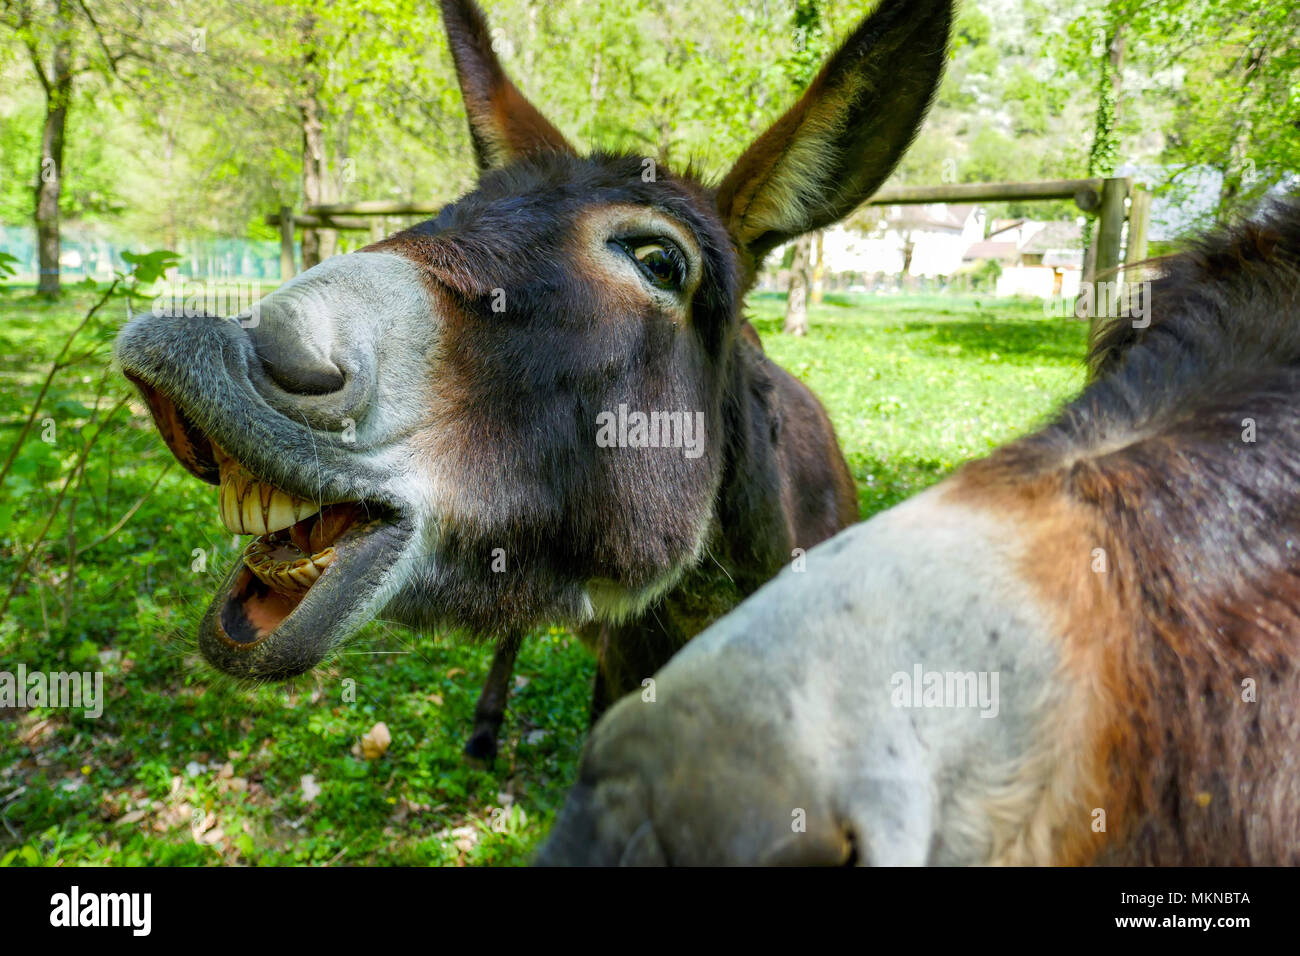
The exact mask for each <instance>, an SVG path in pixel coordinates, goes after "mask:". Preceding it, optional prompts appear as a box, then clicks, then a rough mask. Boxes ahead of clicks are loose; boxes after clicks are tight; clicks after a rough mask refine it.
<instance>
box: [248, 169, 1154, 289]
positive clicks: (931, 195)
mask: <svg viewBox="0 0 1300 956" xmlns="http://www.w3.org/2000/svg"><path fill="white" fill-rule="evenodd" d="M1057 199H1069V200H1073V202H1074V204H1075V205H1076V206H1077V207H1078V208H1079V209H1080V210H1081V211H1083V212H1085V213H1088V214H1089V215H1092V216H1095V217H1096V219H1097V225H1096V228H1095V230H1094V233H1093V239H1092V243H1091V245H1090V246H1089V248H1088V249H1087V250H1086V252H1085V254H1084V266H1083V281H1084V282H1095V281H1096V279H1097V277H1098V276H1105V275H1109V274H1112V273H1114V272H1116V271H1117V270H1119V268H1120V264H1121V262H1122V263H1124V265H1125V266H1127V267H1131V266H1133V265H1134V264H1135V263H1137V262H1140V261H1141V260H1142V259H1144V258H1145V257H1146V246H1147V230H1148V227H1149V224H1150V216H1151V195H1150V193H1148V192H1146V191H1145V190H1142V189H1135V188H1134V186H1133V181H1132V180H1131V179H1122V178H1114V177H1112V178H1109V179H1103V178H1100V177H1095V178H1091V179H1050V180H1043V181H1040V182H1032V183H951V184H946V185H940V186H897V187H894V188H891V189H882V190H880V191H879V192H877V193H876V194H875V195H874V196H872V197H871V198H870V199H868V200H867V202H866V203H865V205H868V206H906V205H923V204H928V203H974V202H1041V201H1047V200H1057ZM441 209H442V204H440V203H429V202H389V201H384V200H370V201H362V202H350V203H329V204H323V205H314V206H308V207H307V208H306V209H305V210H303V211H302V212H301V213H295V212H294V211H293V209H292V208H290V207H288V206H282V207H281V208H280V211H279V212H278V213H272V214H271V215H269V216H267V217H266V222H267V224H268V225H272V226H278V227H279V229H280V261H281V274H282V275H284V276H285V277H286V278H287V277H289V276H292V275H293V274H294V262H293V243H294V230H295V229H296V228H303V229H340V230H360V231H366V230H369V231H370V234H371V235H372V236H373V237H374V238H376V239H378V238H381V237H382V235H383V227H384V223H383V217H386V216H432V215H435V214H437V213H438V212H439V210H441ZM1126 222H1127V223H1128V243H1127V249H1125V242H1124V237H1125V231H1124V225H1125V223H1126ZM286 270H287V271H286Z"/></svg>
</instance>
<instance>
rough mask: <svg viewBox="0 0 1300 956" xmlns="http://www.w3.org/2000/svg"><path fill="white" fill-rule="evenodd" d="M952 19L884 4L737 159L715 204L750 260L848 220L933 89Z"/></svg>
mask: <svg viewBox="0 0 1300 956" xmlns="http://www.w3.org/2000/svg"><path fill="white" fill-rule="evenodd" d="M952 15H953V4H952V0H883V2H882V3H881V4H880V5H879V6H878V7H877V8H876V10H875V12H874V13H872V14H871V15H870V16H869V17H867V18H866V19H865V20H864V21H863V22H862V23H861V24H859V25H858V28H857V29H856V30H854V31H853V33H852V35H850V36H849V38H848V40H846V41H845V43H844V45H843V46H842V47H840V49H839V52H837V53H836V54H835V55H834V56H833V57H831V59H830V60H829V61H828V62H827V64H826V65H825V66H824V67H823V68H822V71H821V72H820V73H819V74H817V78H816V79H814V80H813V82H812V84H811V85H810V86H809V87H808V90H807V92H805V93H804V95H803V97H802V98H801V99H800V100H799V102H798V103H796V104H795V105H794V106H792V107H791V108H790V110H789V111H788V112H787V113H786V114H785V115H784V116H782V117H781V118H780V119H779V120H777V121H776V122H775V123H774V124H773V125H772V127H771V128H770V129H769V130H768V131H767V132H766V133H764V134H763V135H762V136H760V137H759V138H758V139H757V140H756V141H755V142H754V144H753V145H752V146H750V147H749V149H747V150H746V151H745V153H744V155H742V156H741V157H740V159H739V160H737V161H736V165H735V166H733V167H732V168H731V172H729V173H727V175H726V177H725V178H724V179H723V181H722V184H721V185H720V186H719V187H718V207H719V209H720V210H721V212H722V217H723V221H724V222H726V223H727V225H728V228H729V229H730V230H731V233H732V235H734V236H735V237H736V238H737V239H738V240H739V241H740V243H741V244H742V245H743V246H744V247H745V248H746V249H748V250H749V252H750V253H751V254H752V255H753V257H754V261H755V262H757V261H758V260H760V259H762V257H763V256H764V255H766V254H767V253H768V252H770V251H771V250H772V249H773V248H775V247H776V246H778V245H780V244H781V243H783V242H785V241H786V240H788V239H792V238H793V237H795V236H798V235H801V234H802V233H805V232H808V231H810V230H813V229H821V228H822V227H824V226H828V225H830V224H831V223H833V222H836V221H837V220H839V219H842V218H843V217H844V216H847V215H848V214H849V213H850V212H852V211H853V210H854V209H855V208H856V207H857V206H858V205H859V204H861V203H862V202H864V201H865V200H867V199H868V198H870V196H871V194H872V193H873V192H875V191H876V189H877V188H879V186H880V184H881V183H883V182H884V181H885V179H886V178H887V177H888V176H889V174H890V172H892V171H893V168H894V166H895V165H896V164H897V163H898V160H899V159H900V158H901V157H902V155H903V153H904V151H906V149H907V147H908V145H909V144H910V143H911V142H912V138H913V137H914V136H915V135H916V131H917V130H918V129H919V128H920V126H921V120H922V119H924V118H925V111H926V110H927V109H928V108H929V106H930V101H931V100H932V99H933V98H934V93H935V90H937V89H938V87H939V79H940V77H941V76H942V75H943V67H944V63H945V62H946V60H947V57H948V31H949V27H950V26H951V23H952Z"/></svg>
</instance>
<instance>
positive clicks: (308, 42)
mask: <svg viewBox="0 0 1300 956" xmlns="http://www.w3.org/2000/svg"><path fill="white" fill-rule="evenodd" d="M315 30H316V18H315V17H314V16H311V15H308V16H306V17H304V18H303V21H302V26H301V27H300V34H301V38H302V45H303V57H302V65H303V93H302V100H301V101H300V102H299V104H298V113H299V117H300V120H301V123H302V199H303V205H304V206H307V207H311V206H315V205H319V204H320V203H323V202H325V184H326V169H327V164H326V161H325V124H324V120H323V119H322V115H321V114H322V110H321V102H320V91H321V76H320V70H319V63H318V62H317V61H318V54H317V50H316V37H315ZM332 239H333V235H332V233H331V232H330V231H328V230H323V229H313V228H310V227H307V228H304V229H303V231H302V267H303V269H304V270H306V269H310V268H311V267H312V266H314V265H316V264H318V263H319V262H320V261H321V260H323V259H328V258H329V257H330V256H331V255H332V254H333V252H334V249H333V246H334V243H333V241H332Z"/></svg>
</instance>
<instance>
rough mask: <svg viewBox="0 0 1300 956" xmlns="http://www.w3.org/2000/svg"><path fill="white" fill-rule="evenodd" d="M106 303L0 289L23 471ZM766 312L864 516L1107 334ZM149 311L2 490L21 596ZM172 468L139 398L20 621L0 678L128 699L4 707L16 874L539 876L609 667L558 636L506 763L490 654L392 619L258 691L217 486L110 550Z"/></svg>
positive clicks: (146, 512)
mask: <svg viewBox="0 0 1300 956" xmlns="http://www.w3.org/2000/svg"><path fill="white" fill-rule="evenodd" d="M850 299H852V301H850ZM93 300H94V293H93V292H91V291H90V290H88V289H81V290H77V291H76V292H75V293H73V294H71V295H69V296H68V297H66V298H65V299H64V300H63V301H61V302H60V303H58V304H57V305H52V306H51V305H45V304H39V303H37V302H36V301H35V300H34V299H32V298H31V297H30V295H29V294H28V293H27V292H26V291H25V290H14V289H9V290H6V291H3V292H0V395H3V405H2V406H0V418H2V420H0V456H3V455H6V454H7V453H8V450H9V448H10V447H11V446H12V444H13V442H14V439H15V438H16V436H17V430H18V429H17V425H18V424H19V423H21V421H22V420H23V419H24V418H25V415H26V410H27V409H28V408H29V407H30V403H31V402H32V400H33V398H34V396H35V394H36V391H37V389H38V388H39V387H40V382H41V381H42V380H43V378H44V374H45V371H46V369H47V368H48V367H49V363H50V360H51V358H52V357H53V355H54V354H55V353H56V352H57V350H58V348H59V346H60V344H61V342H62V337H63V335H65V334H66V332H67V331H68V330H69V329H70V328H72V327H73V326H74V325H75V324H76V322H77V321H78V320H79V317H80V315H81V314H83V313H84V311H85V309H86V308H87V307H88V305H89V304H90V303H91V302H92V301H93ZM751 306H752V313H753V315H754V317H755V324H756V326H757V328H758V329H759V331H760V333H761V334H762V336H763V339H764V342H765V343H766V346H767V348H768V350H769V351H770V353H771V354H772V356H773V357H774V358H775V359H777V361H779V362H781V363H782V364H784V365H785V366H786V367H787V368H788V369H790V370H791V371H793V372H794V373H795V374H796V375H798V376H799V378H801V379H802V380H803V381H805V382H807V383H808V384H809V385H810V386H812V388H813V389H814V390H815V391H816V392H817V393H818V394H819V395H820V397H821V398H822V400H823V402H824V403H825V404H826V406H827V407H828V408H829V409H830V413H831V417H832V418H833V420H834V423H835V427H836V430H837V432H838V434H839V437H840V441H841V443H842V444H843V445H844V448H845V451H846V453H847V455H848V459H849V463H850V465H851V467H852V468H853V472H854V477H855V478H856V480H857V482H858V486H859V489H860V496H861V501H862V512H863V515H864V516H866V515H869V514H872V513H874V512H876V511H878V510H880V509H882V508H885V507H888V506H890V505H892V504H894V503H896V502H898V501H900V500H902V499H903V498H905V497H907V496H908V495H911V494H913V493H915V492H916V491H918V490H920V489H921V488H924V487H925V486H927V485H929V484H931V483H933V482H934V481H936V480H938V479H939V478H941V477H942V476H944V475H945V474H947V473H948V472H950V471H951V470H952V469H953V468H954V467H955V466H957V465H958V464H959V463H961V462H962V461H964V460H967V459H969V458H972V457H975V456H978V455H981V454H983V453H985V452H987V451H988V450H989V449H990V448H992V447H993V446H995V445H997V444H998V443H1000V442H1002V441H1004V440H1006V439H1008V438H1010V437H1012V436H1014V435H1016V434H1018V433H1021V432H1023V431H1025V430H1026V429H1027V428H1029V427H1030V426H1032V425H1033V424H1035V423H1036V422H1038V421H1040V420H1041V419H1042V418H1043V417H1044V416H1045V415H1046V414H1048V413H1049V412H1050V411H1051V410H1052V409H1053V408H1054V407H1055V406H1056V405H1057V404H1059V403H1060V402H1061V401H1062V400H1063V399H1065V398H1067V397H1068V396H1070V395H1071V394H1072V393H1073V392H1075V391H1076V390H1077V389H1078V388H1079V386H1080V385H1081V383H1082V376H1083V370H1082V355H1083V348H1084V337H1085V335H1084V328H1083V326H1082V325H1081V324H1079V323H1076V322H1073V321H1069V320H1064V319H1056V318H1044V317H1043V314H1042V309H1041V307H1040V306H1039V305H1037V304H1029V303H1023V302H1010V303H1009V302H1004V301H995V300H985V301H983V302H980V301H977V300H975V299H974V298H940V297H927V298H921V297H912V298H900V297H867V296H861V297H836V296H829V297H828V300H827V302H825V303H823V304H822V305H819V306H815V307H814V308H813V310H812V327H811V333H810V334H809V335H808V337H807V338H805V339H799V340H795V339H791V338H788V337H786V336H783V335H781V334H780V324H781V315H782V313H783V309H784V302H783V301H782V300H781V299H778V298H776V297H772V296H756V297H754V298H753V299H752V300H751ZM124 312H125V309H124V306H123V304H122V303H121V300H116V301H114V302H112V303H110V304H109V306H107V307H106V308H105V309H104V310H103V314H102V320H103V321H102V322H101V321H99V320H96V321H95V322H93V323H92V324H91V327H90V328H88V330H87V333H86V335H85V338H84V340H79V344H78V346H76V347H75V348H74V349H73V353H74V357H76V356H77V355H79V354H80V353H85V352H87V351H88V350H89V354H84V355H83V356H82V357H81V358H80V361H79V362H78V363H77V364H75V365H73V366H71V367H69V368H68V369H66V370H64V371H63V372H62V373H61V374H60V375H59V376H58V377H57V378H56V381H55V386H54V388H53V389H52V390H51V392H50V395H49V396H48V397H47V399H46V402H45V404H44V406H43V411H42V413H41V415H40V416H39V417H40V418H41V419H47V418H48V420H49V422H48V423H46V422H38V426H37V429H36V430H34V431H33V432H32V433H31V434H30V435H29V436H28V438H27V440H26V441H25V442H24V443H23V446H22V449H21V452H20V454H19V455H18V457H17V459H16V460H15V463H14V465H13V467H12V469H11V471H10V474H9V476H8V477H7V478H6V479H5V482H4V485H3V487H0V597H3V594H4V593H6V592H8V590H9V589H10V584H11V582H12V581H13V580H14V578H15V576H16V573H17V570H18V567H19V564H20V562H21V560H22V558H23V556H24V554H25V552H26V551H27V549H28V548H29V547H30V543H31V542H32V541H34V540H36V539H37V537H39V536H40V534H41V531H42V529H43V528H44V526H45V523H46V517H47V516H48V515H49V514H50V513H51V510H52V508H53V506H54V504H55V502H56V500H57V499H58V495H59V491H60V488H61V486H62V485H63V483H64V480H65V478H66V476H67V474H68V473H69V472H70V471H71V470H72V469H73V468H74V467H75V466H76V463H77V461H78V458H79V456H80V450H81V449H82V448H83V447H84V443H85V442H86V440H87V439H88V438H89V437H91V436H93V435H94V433H95V431H96V429H97V427H98V425H97V424H87V422H88V420H93V422H98V421H100V419H101V418H102V417H103V416H105V414H106V413H107V412H108V410H109V409H110V408H111V407H112V406H113V404H114V403H115V402H116V401H117V400H118V399H119V398H121V397H123V396H125V395H126V391H125V388H124V386H123V385H122V384H121V383H119V382H118V381H117V380H116V379H115V378H111V377H110V378H103V377H102V375H101V369H102V367H103V364H104V360H105V356H106V354H107V353H106V350H107V348H108V346H109V343H110V342H111V340H112V336H113V333H114V331H115V329H116V327H117V326H118V325H119V324H120V322H121V319H122V317H123V315H124ZM92 347H93V348H92ZM97 395H98V408H99V413H98V415H97V416H96V414H95V409H96V397H97ZM44 437H48V438H49V439H50V440H49V441H45V440H42V439H43V438H44ZM168 461H170V456H169V455H168V453H167V452H166V450H165V449H164V447H163V445H162V443H161V440H160V439H158V438H157V436H156V435H155V434H154V432H153V430H152V428H151V427H150V426H149V425H148V422H147V420H146V418H145V416H144V414H143V411H142V409H140V408H138V407H136V408H131V407H129V406H128V407H126V408H123V409H122V410H121V411H119V412H118V413H117V415H116V417H113V418H110V419H108V423H107V425H105V426H104V430H103V432H102V433H101V434H100V436H99V437H98V439H97V442H96V444H95V445H94V447H93V449H92V451H91V453H89V454H88V455H87V456H86V465H85V467H84V471H83V472H78V475H79V477H78V478H77V479H76V480H74V481H73V482H72V483H71V485H70V488H69V491H68V493H67V494H66V495H65V497H64V499H63V501H62V504H61V507H60V509H59V516H58V517H57V518H56V520H55V521H54V522H52V523H51V524H50V528H49V530H48V531H47V532H45V537H44V544H43V545H42V547H41V548H39V549H37V550H36V551H35V552H34V556H33V558H32V561H31V565H30V568H29V571H28V573H27V574H26V575H24V576H23V577H22V579H21V582H20V586H19V587H17V588H16V589H15V591H14V597H13V600H12V603H11V605H10V607H9V609H8V612H7V613H6V614H5V615H4V618H3V620H2V621H0V670H8V671H14V670H16V668H17V664H18V662H20V661H21V662H23V663H24V664H26V666H27V667H28V669H29V670H73V669H77V670H90V669H99V670H102V671H103V672H104V680H105V690H106V695H107V697H108V701H107V704H106V706H105V710H104V714H103V716H102V717H101V718H100V719H97V720H91V719H86V718H84V717H83V716H81V715H80V714H79V713H77V714H70V713H69V712H67V711H60V710H44V709H36V710H26V711H15V710H12V709H7V710H0V824H2V826H0V863H10V864H21V863H32V864H38V863H45V864H60V863H61V864H78V863H94V864H130V863H162V864H218V863H264V864H272V863H313V864H321V863H338V864H348V863H408V864H420V865H428V864H453V865H462V864H471V865H473V864H496V863H520V862H524V861H525V860H526V859H527V857H528V855H529V853H530V852H531V850H532V848H533V847H534V846H535V845H536V843H537V841H538V840H539V839H540V837H541V836H542V835H543V834H544V833H545V831H546V828H547V826H548V824H549V821H550V819H551V817H552V816H553V815H554V813H555V811H556V809H557V808H558V806H559V804H560V801H561V800H562V798H563V794H564V791H565V787H566V784H567V783H568V782H569V781H570V780H571V779H572V777H573V775H574V772H575V767H576V761H577V757H578V754H579V751H580V748H581V744H582V739H583V736H584V732H585V723H586V708H587V700H588V694H589V682H590V679H591V673H592V664H591V661H590V659H589V657H588V656H587V654H586V652H585V651H584V650H583V649H582V647H581V646H580V645H579V644H578V643H577V641H576V640H574V639H573V638H572V637H571V636H570V635H569V634H567V633H566V632H564V631H563V630H561V629H558V628H552V629H550V631H549V632H548V633H544V634H538V635H535V636H534V637H533V639H532V640H531V641H529V642H528V643H527V645H526V647H525V649H524V651H523V653H522V654H521V656H520V660H519V666H518V669H517V671H516V673H517V677H516V687H515V691H514V695H513V697H512V699H511V708H510V713H509V715H508V717H507V721H506V727H505V739H504V741H503V747H502V755H501V756H500V757H499V758H498V761H497V765H496V767H495V768H494V769H493V770H492V771H491V772H486V771H482V770H476V769H473V768H470V767H468V766H466V764H465V763H464V761H463V760H462V758H461V756H460V747H461V744H462V742H463V739H464V737H465V735H466V733H467V731H468V728H469V724H470V715H471V712H472V709H473V705H474V701H475V699H476V697H477V694H478V690H479V687H480V684H481V681H482V679H483V676H484V674H485V673H486V671H487V667H488V662H489V659H490V652H489V651H488V649H486V648H480V647H472V646H466V645H463V644H457V643H456V642H454V641H453V640H452V639H451V638H449V637H448V636H446V635H422V636H420V635H415V634H411V633H409V632H407V631H404V630H402V629H400V628H396V627H391V626H382V625H375V626H372V627H371V628H369V629H368V630H367V631H365V632H364V634H363V635H362V637H361V638H360V639H358V640H357V642H356V643H355V644H354V645H353V646H352V647H351V648H350V650H349V652H348V653H346V654H345V655H343V656H342V657H341V658H340V659H339V660H337V661H336V662H335V663H334V664H332V665H331V666H330V667H329V668H327V669H322V670H321V671H319V672H318V673H315V674H314V675H312V676H311V677H310V678H304V679H301V680H299V681H298V682H297V683H296V684H295V685H293V686H291V687H280V688H266V689H261V690H257V691H248V690H245V689H242V688H239V687H236V686H233V685H232V684H230V683H228V682H225V681H223V680H220V679H218V678H217V677H216V676H215V675H214V674H213V673H211V672H210V671H208V670H207V669H206V668H205V667H204V666H203V665H202V663H201V661H199V659H198V658H197V654H196V653H195V651H194V649H193V646H192V644H191V643H190V640H189V638H188V636H187V635H188V634H189V633H190V632H191V631H192V626H193V623H194V621H195V619H196V616H197V615H198V614H199V613H200V612H201V609H202V607H203V606H204V605H205V603H206V602H207V600H208V597H209V594H210V591H211V589H212V587H213V583H214V576H215V575H216V574H217V573H218V570H219V568H220V567H222V566H224V565H225V564H226V563H227V562H229V561H230V560H231V559H232V558H233V556H234V554H235V550H234V545H233V542H232V540H231V538H230V536H229V535H227V534H225V533H224V532H222V531H221V530H220V527H219V525H218V524H217V522H216V510H215V493H214V491H213V490H212V489H210V488H208V487H206V486H203V485H200V484H199V483H198V482H196V481H194V480H193V479H190V478H188V477H186V476H184V475H183V474H182V473H181V471H180V469H179V468H172V469H171V470H169V471H168V472H167V474H166V475H165V476H163V477H162V479H161V481H159V483H158V485H157V487H156V488H155V489H154V491H153V492H152V494H151V495H150V496H149V497H148V498H146V499H145V501H144V503H143V505H141V506H140V507H139V509H138V511H136V512H135V514H134V515H133V516H132V517H131V519H130V520H129V521H128V522H127V523H126V524H125V525H124V526H123V528H122V530H121V531H120V532H119V533H117V534H116V535H114V536H112V537H109V538H107V539H106V540H103V541H101V542H96V539H97V538H98V537H99V536H100V535H102V533H103V532H104V531H105V530H106V529H108V528H109V527H111V526H112V525H113V524H115V523H116V522H118V521H119V520H120V519H121V518H122V517H123V516H124V515H125V514H126V512H127V511H128V510H129V509H130V508H131V507H132V506H133V505H134V504H135V503H136V502H137V501H138V500H139V499H140V498H141V496H143V495H145V493H146V492H147V491H148V490H149V488H150V487H151V486H152V485H153V484H154V482H155V480H156V479H158V477H159V475H160V473H161V471H162V469H163V468H164V467H165V465H166V464H167V462H168ZM69 512H72V519H73V520H72V521H71V523H69V521H68V520H67V517H68V514H69ZM88 545H93V547H91V548H90V549H89V550H88V551H85V552H84V553H82V549H85V548H86V547H87V546H88ZM196 549H202V550H203V552H204V555H203V559H204V567H202V568H201V569H199V570H195V557H196V556H195V551H196ZM71 553H75V554H76V555H77V556H76V560H75V562H73V566H72V568H71V572H69V567H68V565H69V561H68V558H69V554H71ZM65 619H66V623H65ZM350 682H355V684H352V683H350ZM351 686H355V699H354V700H353V699H350V697H349V695H348V694H347V692H346V688H348V687H351ZM379 721H383V722H384V723H385V724H386V725H387V726H388V728H389V730H390V731H391V734H392V745H391V747H390V748H389V750H388V752H387V753H386V755H384V756H383V757H382V758H380V759H377V760H369V761H368V760H365V759H363V758H362V757H361V756H360V755H359V750H358V746H357V745H358V740H359V738H360V737H361V736H362V735H363V734H365V733H366V732H367V731H368V730H369V729H370V728H371V727H372V726H373V725H374V724H375V723H377V722H379ZM305 777H306V778H309V779H307V780H305V781H304V778H305Z"/></svg>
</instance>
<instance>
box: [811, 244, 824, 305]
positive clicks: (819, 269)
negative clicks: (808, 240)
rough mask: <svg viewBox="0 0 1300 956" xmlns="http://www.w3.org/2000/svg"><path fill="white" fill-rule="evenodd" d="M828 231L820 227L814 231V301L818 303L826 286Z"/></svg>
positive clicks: (814, 303)
mask: <svg viewBox="0 0 1300 956" xmlns="http://www.w3.org/2000/svg"><path fill="white" fill-rule="evenodd" d="M825 239H826V233H825V232H824V231H823V230H821V229H819V230H817V232H815V233H813V248H814V249H815V250H816V251H815V253H814V255H813V270H812V303H813V305H818V304H819V303H820V302H821V300H822V293H823V292H824V291H825V286H826V248H825V246H826V242H825Z"/></svg>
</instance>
